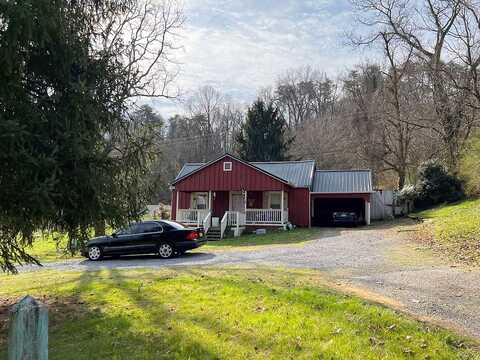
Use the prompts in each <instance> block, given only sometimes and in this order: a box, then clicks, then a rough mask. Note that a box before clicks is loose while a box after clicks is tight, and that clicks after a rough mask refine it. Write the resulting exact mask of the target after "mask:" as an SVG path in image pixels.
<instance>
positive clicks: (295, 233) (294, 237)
mask: <svg viewBox="0 0 480 360" xmlns="http://www.w3.org/2000/svg"><path fill="white" fill-rule="evenodd" d="M320 233H321V229H319V228H310V229H306V228H297V229H295V230H289V231H284V230H272V231H269V232H267V233H266V234H264V235H255V234H245V235H242V236H239V237H230V238H227V239H223V240H220V241H210V242H209V243H208V244H207V245H206V246H204V247H202V248H201V249H202V250H205V249H230V248H235V247H250V246H260V245H284V244H297V243H301V242H305V241H308V240H313V239H317V238H318V237H319V236H320Z"/></svg>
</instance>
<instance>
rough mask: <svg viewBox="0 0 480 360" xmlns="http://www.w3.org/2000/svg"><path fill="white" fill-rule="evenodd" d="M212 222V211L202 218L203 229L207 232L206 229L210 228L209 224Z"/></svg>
mask: <svg viewBox="0 0 480 360" xmlns="http://www.w3.org/2000/svg"><path fill="white" fill-rule="evenodd" d="M211 224H212V213H211V212H208V214H207V216H205V218H204V219H203V231H205V233H208V229H210V225H211Z"/></svg>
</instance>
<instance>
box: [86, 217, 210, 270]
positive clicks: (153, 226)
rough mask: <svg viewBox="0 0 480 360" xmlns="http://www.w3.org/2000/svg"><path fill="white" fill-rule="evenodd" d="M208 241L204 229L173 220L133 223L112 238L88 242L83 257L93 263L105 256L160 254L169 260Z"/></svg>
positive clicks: (100, 238)
mask: <svg viewBox="0 0 480 360" xmlns="http://www.w3.org/2000/svg"><path fill="white" fill-rule="evenodd" d="M206 242H207V240H206V238H205V237H204V234H203V231H202V230H201V229H189V228H185V227H184V226H182V225H180V224H178V223H176V222H173V221H165V220H161V221H144V222H139V223H135V224H131V225H130V226H128V227H127V228H126V229H122V230H119V231H117V232H115V233H113V234H112V235H111V236H101V237H96V238H93V239H91V240H90V241H88V243H87V245H86V246H85V248H84V249H83V250H82V255H83V256H85V257H88V258H89V259H90V260H92V261H96V260H100V259H102V258H103V256H104V255H113V256H115V255H129V254H152V253H155V254H158V255H160V257H162V258H165V259H168V258H171V257H173V256H175V255H177V254H183V253H184V252H185V251H187V250H191V249H195V248H198V247H199V246H202V245H203V244H205V243H206Z"/></svg>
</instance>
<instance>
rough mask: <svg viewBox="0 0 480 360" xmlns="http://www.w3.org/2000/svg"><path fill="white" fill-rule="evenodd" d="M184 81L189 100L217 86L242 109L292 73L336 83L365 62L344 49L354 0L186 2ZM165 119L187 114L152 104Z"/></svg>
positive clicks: (181, 78)
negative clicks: (306, 70)
mask: <svg viewBox="0 0 480 360" xmlns="http://www.w3.org/2000/svg"><path fill="white" fill-rule="evenodd" d="M184 4H185V15H186V24H185V27H184V31H183V33H182V39H181V42H182V45H183V48H182V49H181V50H179V52H178V53H177V59H178V60H179V61H180V62H181V64H182V65H181V74H180V75H179V77H178V78H177V81H176V85H177V86H178V87H180V89H181V90H182V91H183V92H184V93H188V92H189V91H192V90H194V89H196V88H198V87H200V86H203V85H212V86H213V87H215V88H216V89H218V90H219V91H221V92H222V93H224V94H227V95H229V96H230V97H231V98H232V99H233V100H235V101H237V102H239V103H246V104H247V103H250V102H252V101H253V100H254V98H255V96H256V94H257V91H258V90H259V89H260V88H262V87H265V86H270V85H273V84H274V83H275V81H276V79H277V78H278V76H279V75H281V74H282V73H284V72H285V71H286V70H288V69H291V68H298V67H300V66H303V65H311V66H313V67H315V68H317V69H319V70H320V71H323V72H325V73H327V74H328V75H330V76H336V75H338V74H339V73H341V72H343V71H345V69H346V68H348V67H349V66H352V65H353V64H355V63H357V62H359V61H361V60H362V59H365V56H366V55H365V53H361V52H359V51H358V49H356V50H355V49H353V48H351V47H350V46H348V45H347V44H346V37H345V34H346V33H347V32H348V31H350V30H353V29H354V21H353V20H354V14H353V12H352V8H351V5H350V3H349V2H348V0H311V1H309V0H185V3H184ZM153 106H154V107H155V109H156V110H158V111H159V112H160V113H161V114H162V115H163V116H164V117H168V116H171V115H172V114H173V113H175V112H179V111H181V107H180V105H178V104H175V102H171V101H164V100H154V101H153Z"/></svg>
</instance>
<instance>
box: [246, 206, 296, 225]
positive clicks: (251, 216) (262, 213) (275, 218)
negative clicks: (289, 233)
mask: <svg viewBox="0 0 480 360" xmlns="http://www.w3.org/2000/svg"><path fill="white" fill-rule="evenodd" d="M287 221H288V209H285V210H284V211H283V222H284V223H286V222H287ZM246 224H247V225H256V224H258V225H264V224H282V210H281V209H247V213H246Z"/></svg>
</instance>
